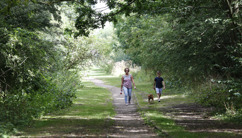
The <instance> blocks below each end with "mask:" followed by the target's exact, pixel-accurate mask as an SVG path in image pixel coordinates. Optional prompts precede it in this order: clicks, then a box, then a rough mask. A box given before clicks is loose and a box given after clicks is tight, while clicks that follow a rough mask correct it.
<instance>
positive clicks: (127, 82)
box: [121, 68, 136, 105]
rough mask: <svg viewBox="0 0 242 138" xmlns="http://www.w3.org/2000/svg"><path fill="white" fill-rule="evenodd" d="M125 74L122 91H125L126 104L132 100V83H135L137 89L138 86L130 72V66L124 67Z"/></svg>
mask: <svg viewBox="0 0 242 138" xmlns="http://www.w3.org/2000/svg"><path fill="white" fill-rule="evenodd" d="M124 72H125V75H123V76H122V83H121V93H122V90H123V91H124V95H125V98H124V99H125V104H126V105H128V104H130V101H131V92H132V83H133V85H134V88H135V89H136V86H135V84H134V79H133V76H132V75H131V74H129V68H125V69H124Z"/></svg>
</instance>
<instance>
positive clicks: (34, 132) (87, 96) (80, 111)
mask: <svg viewBox="0 0 242 138" xmlns="http://www.w3.org/2000/svg"><path fill="white" fill-rule="evenodd" d="M83 84H84V88H82V89H80V90H79V91H78V93H77V94H76V95H77V98H76V99H75V100H74V104H73V106H72V107H70V108H67V109H63V110H61V111H58V112H55V113H51V114H48V115H46V116H43V117H42V118H41V119H38V120H35V121H34V122H33V125H31V126H29V127H26V128H21V129H19V130H20V132H19V133H18V134H17V136H25V137H36V136H38V137H45V136H48V137H63V136H64V137H69V136H70V137H83V136H84V137H85V136H92V137H103V136H105V134H107V131H108V130H109V128H110V127H111V126H112V125H113V121H112V120H111V119H109V118H110V117H113V116H114V115H115V111H114V108H113V105H112V99H111V93H110V92H109V91H108V90H106V89H104V88H100V87H96V86H94V84H93V83H91V82H84V83H83Z"/></svg>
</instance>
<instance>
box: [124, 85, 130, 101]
mask: <svg viewBox="0 0 242 138" xmlns="http://www.w3.org/2000/svg"><path fill="white" fill-rule="evenodd" d="M123 90H124V95H125V97H124V99H125V103H126V104H127V103H128V96H129V103H130V101H131V92H132V88H131V89H129V88H126V87H123Z"/></svg>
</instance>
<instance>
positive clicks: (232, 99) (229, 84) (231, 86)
mask: <svg viewBox="0 0 242 138" xmlns="http://www.w3.org/2000/svg"><path fill="white" fill-rule="evenodd" d="M240 84H241V81H240V80H225V81H215V80H211V82H210V83H205V84H203V85H202V86H201V88H200V89H196V90H194V91H193V94H194V96H195V99H196V101H197V102H198V103H200V104H202V105H205V106H214V107H216V108H217V109H218V110H222V111H224V112H225V111H228V110H234V111H235V110H239V109H241V107H242V103H241V101H242V96H241V90H242V89H241V85H240Z"/></svg>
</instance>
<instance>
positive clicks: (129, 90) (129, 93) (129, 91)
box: [128, 89, 132, 104]
mask: <svg viewBox="0 0 242 138" xmlns="http://www.w3.org/2000/svg"><path fill="white" fill-rule="evenodd" d="M131 92H132V89H128V95H129V104H130V101H131Z"/></svg>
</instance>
